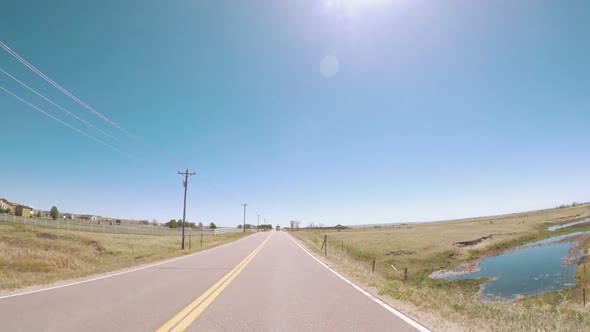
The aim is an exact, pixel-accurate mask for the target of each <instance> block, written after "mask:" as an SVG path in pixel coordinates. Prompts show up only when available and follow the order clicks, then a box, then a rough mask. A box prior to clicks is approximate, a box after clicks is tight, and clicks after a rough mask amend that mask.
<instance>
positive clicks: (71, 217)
mask: <svg viewBox="0 0 590 332" xmlns="http://www.w3.org/2000/svg"><path fill="white" fill-rule="evenodd" d="M61 217H62V219H74V216H73V215H71V214H64V215H62V216H61Z"/></svg>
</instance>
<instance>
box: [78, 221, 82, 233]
mask: <svg viewBox="0 0 590 332" xmlns="http://www.w3.org/2000/svg"><path fill="white" fill-rule="evenodd" d="M78 231H82V223H81V222H79V223H78Z"/></svg>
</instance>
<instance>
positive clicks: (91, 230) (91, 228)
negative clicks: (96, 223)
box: [90, 224, 92, 232]
mask: <svg viewBox="0 0 590 332" xmlns="http://www.w3.org/2000/svg"><path fill="white" fill-rule="evenodd" d="M90 232H92V224H90Z"/></svg>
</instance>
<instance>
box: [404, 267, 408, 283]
mask: <svg viewBox="0 0 590 332" xmlns="http://www.w3.org/2000/svg"><path fill="white" fill-rule="evenodd" d="M406 281H408V268H407V267H405V268H404V284H405V283H406Z"/></svg>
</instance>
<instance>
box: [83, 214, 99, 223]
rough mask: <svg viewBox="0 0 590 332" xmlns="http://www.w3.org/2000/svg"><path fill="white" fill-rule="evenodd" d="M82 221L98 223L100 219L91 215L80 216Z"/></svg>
mask: <svg viewBox="0 0 590 332" xmlns="http://www.w3.org/2000/svg"><path fill="white" fill-rule="evenodd" d="M80 219H83V220H92V221H97V220H98V217H97V216H91V215H88V214H84V215H81V216H80Z"/></svg>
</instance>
